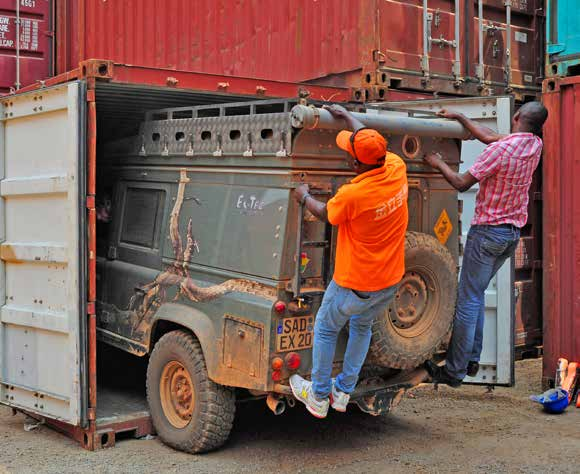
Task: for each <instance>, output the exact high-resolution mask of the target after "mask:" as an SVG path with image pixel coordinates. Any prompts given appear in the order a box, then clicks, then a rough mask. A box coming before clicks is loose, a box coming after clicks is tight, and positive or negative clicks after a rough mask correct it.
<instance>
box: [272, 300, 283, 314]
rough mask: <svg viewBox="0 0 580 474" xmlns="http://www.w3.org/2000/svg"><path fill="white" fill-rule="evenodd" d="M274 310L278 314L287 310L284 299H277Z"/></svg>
mask: <svg viewBox="0 0 580 474" xmlns="http://www.w3.org/2000/svg"><path fill="white" fill-rule="evenodd" d="M274 311H276V312H277V313H278V314H282V313H284V312H285V311H286V303H284V301H276V303H274Z"/></svg>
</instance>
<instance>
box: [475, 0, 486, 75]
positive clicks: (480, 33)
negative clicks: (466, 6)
mask: <svg viewBox="0 0 580 474" xmlns="http://www.w3.org/2000/svg"><path fill="white" fill-rule="evenodd" d="M477 7H478V10H477V16H478V17H479V22H478V25H479V28H478V29H479V31H478V47H479V64H478V65H477V71H475V75H476V76H477V78H478V79H479V82H482V83H483V80H484V78H485V74H484V66H483V0H479V1H478V4H477Z"/></svg>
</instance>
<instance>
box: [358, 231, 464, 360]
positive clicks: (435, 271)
mask: <svg viewBox="0 0 580 474" xmlns="http://www.w3.org/2000/svg"><path fill="white" fill-rule="evenodd" d="M405 270H406V273H405V275H404V276H403V279H402V280H401V283H400V285H399V289H398V291H397V293H396V294H395V297H394V298H393V301H392V302H391V304H390V305H389V306H388V308H387V309H386V310H385V312H384V313H383V314H382V315H381V316H380V317H379V318H377V320H376V321H375V322H374V324H373V336H372V341H371V346H370V349H369V358H368V362H369V363H370V364H372V365H379V366H382V367H390V368H393V369H411V368H414V367H417V366H419V365H420V364H422V363H423V362H425V361H426V360H427V359H430V358H431V357H432V356H433V354H434V353H435V352H436V351H437V350H439V349H440V348H441V347H442V346H443V345H444V344H445V343H447V341H448V339H449V335H450V332H451V326H452V323H453V314H454V312H455V300H456V297H457V264H456V263H455V261H454V259H453V256H452V255H451V253H450V252H449V250H447V248H445V247H444V246H443V245H441V243H439V241H438V240H437V239H436V238H435V237H432V236H430V235H427V234H422V233H419V232H407V236H406V241H405Z"/></svg>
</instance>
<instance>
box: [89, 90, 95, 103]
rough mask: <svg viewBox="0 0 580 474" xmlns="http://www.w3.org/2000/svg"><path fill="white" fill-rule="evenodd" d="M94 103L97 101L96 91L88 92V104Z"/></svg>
mask: <svg viewBox="0 0 580 474" xmlns="http://www.w3.org/2000/svg"><path fill="white" fill-rule="evenodd" d="M94 101H95V90H94V89H89V90H87V102H94Z"/></svg>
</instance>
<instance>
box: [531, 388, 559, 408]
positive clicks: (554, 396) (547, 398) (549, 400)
mask: <svg viewBox="0 0 580 474" xmlns="http://www.w3.org/2000/svg"><path fill="white" fill-rule="evenodd" d="M530 400H532V401H533V402H537V403H541V404H542V405H543V406H544V410H546V411H547V412H548V413H555V414H556V413H562V412H563V411H564V410H565V409H566V408H567V407H568V392H567V391H566V390H564V389H563V388H553V389H551V390H548V391H546V392H544V393H542V394H541V395H532V396H531V397H530Z"/></svg>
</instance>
